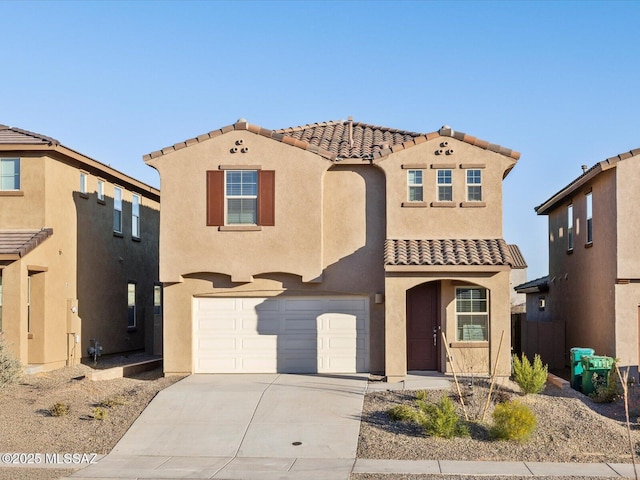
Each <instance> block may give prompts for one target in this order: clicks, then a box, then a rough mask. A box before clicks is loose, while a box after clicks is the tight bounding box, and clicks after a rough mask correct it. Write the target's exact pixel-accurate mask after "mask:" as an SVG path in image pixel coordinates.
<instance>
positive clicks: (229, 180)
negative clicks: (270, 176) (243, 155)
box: [224, 170, 258, 225]
mask: <svg viewBox="0 0 640 480" xmlns="http://www.w3.org/2000/svg"><path fill="white" fill-rule="evenodd" d="M224 183H225V186H224V191H225V196H224V204H225V208H224V213H225V222H224V224H225V225H257V224H258V171H257V170H225V174H224Z"/></svg>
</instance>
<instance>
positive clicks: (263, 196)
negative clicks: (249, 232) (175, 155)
mask: <svg viewBox="0 0 640 480" xmlns="http://www.w3.org/2000/svg"><path fill="white" fill-rule="evenodd" d="M247 174H249V175H247ZM253 174H254V175H251V171H247V170H241V171H239V170H226V169H225V170H210V171H207V225H209V226H224V225H242V224H244V223H247V222H251V223H252V224H254V225H259V226H273V225H275V171H273V170H254V171H253ZM251 177H253V180H251ZM256 179H257V191H256V190H255V187H256V185H255V181H256ZM247 182H248V183H247ZM252 182H253V187H252V186H251V183H252ZM256 194H257V199H256ZM252 195H253V197H252ZM251 197H252V198H253V200H251ZM252 203H253V207H251V204H252ZM256 207H257V215H255V217H254V218H255V220H253V221H251V220H250V219H251V209H256ZM247 209H248V210H247ZM254 213H256V212H255V210H254ZM225 217H226V218H231V219H233V220H227V223H225ZM253 222H255V223H253Z"/></svg>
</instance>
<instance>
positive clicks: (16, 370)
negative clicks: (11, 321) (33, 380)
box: [0, 333, 22, 388]
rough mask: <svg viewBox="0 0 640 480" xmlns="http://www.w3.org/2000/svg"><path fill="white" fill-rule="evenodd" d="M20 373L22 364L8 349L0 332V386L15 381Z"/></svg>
mask: <svg viewBox="0 0 640 480" xmlns="http://www.w3.org/2000/svg"><path fill="white" fill-rule="evenodd" d="M21 375H22V365H20V362H19V361H18V359H17V358H16V357H14V356H13V354H12V353H11V352H10V351H9V347H8V345H7V343H6V342H5V341H4V340H3V338H2V334H1V333H0V388H2V387H3V386H5V385H8V384H10V383H15V382H17V381H18V380H19V379H20V376H21Z"/></svg>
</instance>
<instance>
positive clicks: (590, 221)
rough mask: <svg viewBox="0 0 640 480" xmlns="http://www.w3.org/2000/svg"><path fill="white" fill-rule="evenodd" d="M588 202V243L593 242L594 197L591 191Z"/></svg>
mask: <svg viewBox="0 0 640 480" xmlns="http://www.w3.org/2000/svg"><path fill="white" fill-rule="evenodd" d="M586 197H587V198H586V202H587V208H586V210H587V245H590V244H592V243H593V198H592V197H591V192H589V193H587V195H586Z"/></svg>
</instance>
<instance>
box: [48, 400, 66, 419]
mask: <svg viewBox="0 0 640 480" xmlns="http://www.w3.org/2000/svg"><path fill="white" fill-rule="evenodd" d="M69 410H70V407H69V405H67V404H66V403H62V402H56V403H54V404H53V405H52V406H51V408H49V414H50V415H51V416H52V417H64V416H65V415H67V414H68V413H69Z"/></svg>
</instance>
